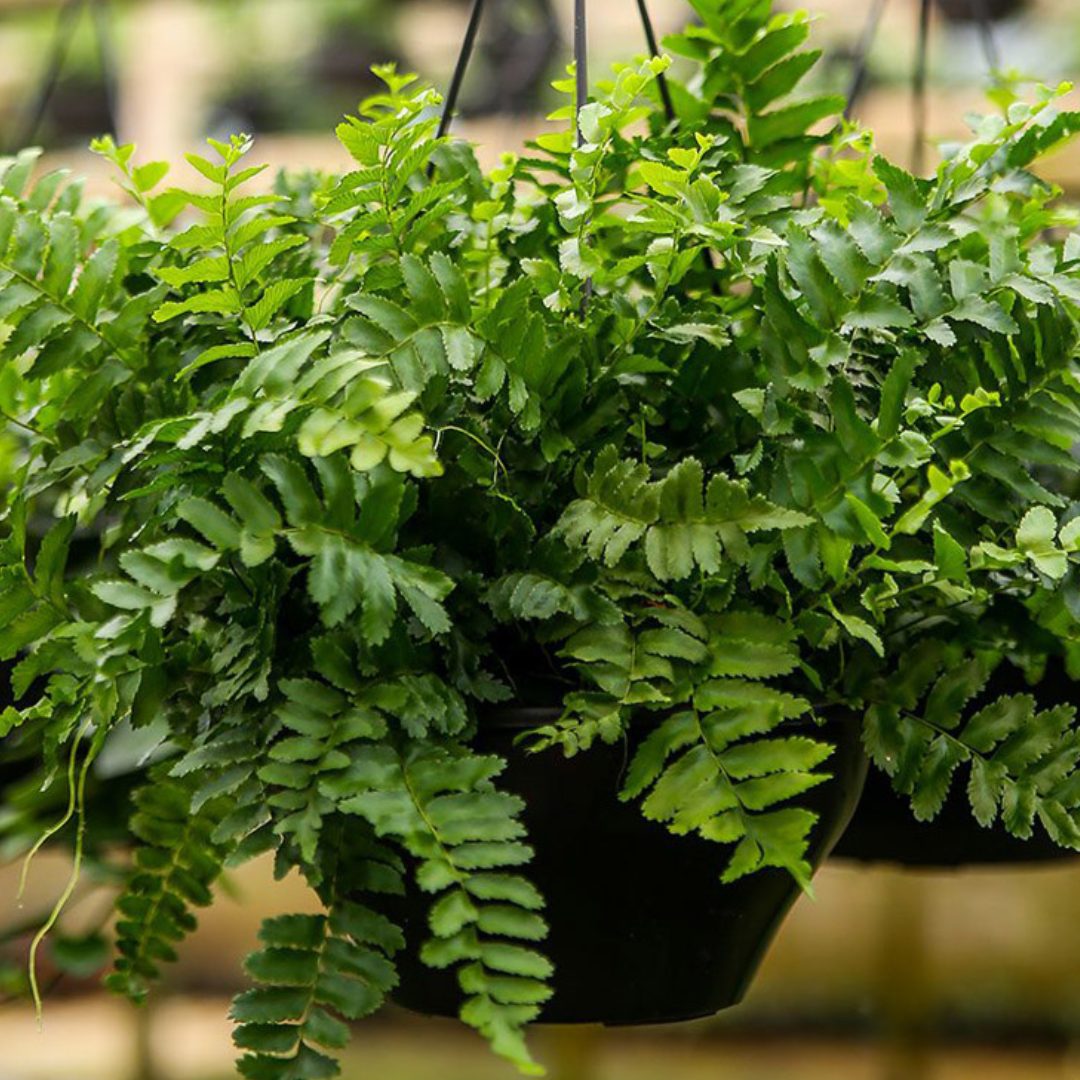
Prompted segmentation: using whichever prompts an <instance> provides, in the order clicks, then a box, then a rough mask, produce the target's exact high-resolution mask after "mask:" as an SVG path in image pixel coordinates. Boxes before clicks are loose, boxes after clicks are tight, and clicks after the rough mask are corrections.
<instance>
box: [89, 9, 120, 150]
mask: <svg viewBox="0 0 1080 1080" xmlns="http://www.w3.org/2000/svg"><path fill="white" fill-rule="evenodd" d="M111 14H112V13H111V11H110V8H109V0H90V17H91V19H92V20H93V23H94V35H95V37H96V38H97V53H98V67H99V69H100V71H101V82H102V85H103V86H104V88H105V114H106V116H107V117H108V118H109V131H111V132H112V134H114V135H115V134H116V133H117V131H119V129H120V92H119V87H118V85H117V82H118V80H117V77H116V73H117V72H118V71H119V70H120V64H119V61H118V59H117V49H116V40H115V38H114V36H113V23H112V18H111Z"/></svg>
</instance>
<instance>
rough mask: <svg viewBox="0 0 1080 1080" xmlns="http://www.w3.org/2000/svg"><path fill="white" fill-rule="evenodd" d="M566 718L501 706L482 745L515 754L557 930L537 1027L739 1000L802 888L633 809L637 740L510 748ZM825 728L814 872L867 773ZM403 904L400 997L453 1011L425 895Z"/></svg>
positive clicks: (509, 780)
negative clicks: (427, 949) (431, 938)
mask: <svg viewBox="0 0 1080 1080" xmlns="http://www.w3.org/2000/svg"><path fill="white" fill-rule="evenodd" d="M558 715H559V712H558V710H554V709H524V708H523V709H515V710H500V711H498V712H493V713H492V714H490V715H489V716H488V717H486V718H485V720H484V723H483V725H482V730H481V733H480V735H479V737H478V740H477V744H476V745H477V749H479V750H481V751H482V752H485V753H497V754H500V755H503V756H504V757H506V758H507V760H508V761H509V767H508V769H507V771H506V773H504V774H503V777H502V778H501V783H502V786H503V787H504V788H505V789H506V790H510V791H514V792H516V793H518V794H520V795H521V796H522V797H523V798H524V799H525V800H526V806H527V809H526V810H525V815H524V817H525V823H526V825H527V826H528V830H529V841H530V843H531V844H532V845H533V847H534V848H535V851H536V855H535V858H534V861H533V863H532V865H531V867H530V869H529V871H528V872H529V875H530V877H531V878H532V880H533V881H534V882H535V883H536V885H537V886H538V887H539V888H540V889H541V890H542V892H543V893H544V895H545V896H546V898H547V903H548V906H547V912H546V915H547V919H548V921H549V923H550V926H551V932H550V936H549V938H548V941H547V942H546V943H545V946H544V950H545V952H546V953H547V955H548V956H549V957H550V958H551V960H552V961H553V962H554V964H555V971H556V974H555V978H554V990H555V993H554V996H553V998H552V999H551V1000H550V1001H549V1002H548V1003H547V1005H546V1006H545V1007H544V1010H543V1012H542V1015H541V1017H540V1019H541V1021H543V1022H548V1023H603V1024H609V1025H625V1024H655V1023H666V1022H672V1021H680V1020H690V1019H694V1018H697V1017H702V1016H710V1015H712V1014H714V1013H716V1012H719V1011H720V1010H721V1009H724V1008H727V1007H728V1006H730V1005H734V1004H736V1003H738V1002H739V1001H740V1000H741V999H742V997H743V995H744V994H745V992H746V989H747V987H748V986H749V984H750V981H751V980H752V978H753V976H754V974H755V972H756V970H757V967H758V964H759V962H760V960H761V958H762V956H763V955H764V953H765V950H766V949H767V947H768V945H769V943H770V942H771V940H772V938H773V935H774V934H775V932H776V930H777V928H778V927H779V925H780V923H781V922H782V921H783V919H784V917H785V915H786V914H787V913H788V911H789V909H790V908H791V906H792V904H794V903H795V901H796V900H797V899H798V897H799V894H800V889H799V887H798V885H797V884H796V883H795V881H794V880H793V879H792V877H791V876H790V874H788V873H787V872H786V871H781V870H774V869H770V870H764V871H760V872H758V873H756V874H753V875H751V876H750V877H747V878H744V879H742V880H741V881H738V882H736V883H734V884H731V885H724V884H722V883H721V881H720V874H721V871H722V869H723V865H724V861H725V860H724V856H725V850H726V849H724V848H721V847H720V846H718V845H717V844H714V843H711V842H709V841H706V840H702V839H699V838H697V837H675V836H672V835H671V834H670V833H669V832H668V831H667V829H666V828H665V827H664V826H663V825H660V824H657V823H656V822H652V821H648V820H646V819H645V818H644V817H643V816H642V814H641V811H640V808H639V807H638V806H637V805H634V804H625V803H622V802H620V801H619V799H618V791H619V787H620V784H621V780H622V776H623V773H624V771H625V768H626V765H627V761H628V757H629V754H630V753H632V749H633V748H632V746H631V747H624V746H615V747H606V746H601V747H596V748H594V749H592V750H590V751H588V752H586V753H583V754H579V755H578V756H577V757H574V758H570V759H565V758H563V757H562V756H561V754H559V753H558V752H549V753H543V754H535V755H530V754H527V753H526V752H525V751H524V750H523V749H522V748H521V747H520V746H517V745H515V739H516V738H517V736H519V735H520V734H521V732H522V731H524V730H528V729H529V728H533V727H536V726H538V725H539V724H543V723H550V722H551V721H553V720H554V719H556V718H557V717H558ZM820 734H821V736H822V737H823V738H826V739H828V740H830V741H832V742H834V743H836V744H837V750H836V752H835V753H834V755H833V757H832V758H831V759H830V761H829V768H830V771H831V772H832V773H833V777H834V779H833V780H832V781H830V782H828V783H826V784H822V785H819V786H818V787H817V788H815V789H813V790H812V791H810V792H808V793H807V794H806V795H805V796H803V798H802V800H801V801H802V802H803V803H804V805H807V806H810V807H812V808H813V809H815V810H817V812H818V813H819V814H820V815H821V820H820V821H819V823H818V825H817V827H816V829H815V832H814V836H813V842H812V847H811V851H810V860H811V862H812V864H813V865H814V866H815V867H816V866H818V865H819V864H820V863H821V861H822V860H823V859H824V858H825V856H826V855H827V854H828V852H829V851H830V850H831V849H832V847H833V844H834V843H835V842H836V840H837V838H838V836H839V835H840V833H841V832H842V831H843V829H844V826H845V825H846V824H847V822H848V820H849V819H850V817H851V814H852V812H853V810H854V808H855V805H856V804H857V802H858V798H859V794H860V791H861V789H862V784H863V780H864V779H865V775H866V759H865V757H864V755H863V752H862V747H861V744H860V741H859V732H858V725H856V724H854V723H851V722H849V721H833V722H830V724H828V725H827V727H826V728H824V729H822V730H821V731H820ZM394 906H395V910H393V911H389V912H388V914H391V915H392V916H394V917H396V918H397V919H398V920H399V921H400V923H401V925H402V926H403V929H404V931H405V936H406V939H407V941H408V943H409V945H408V947H407V949H406V951H405V954H404V955H403V956H401V957H400V958H399V971H400V975H401V984H400V986H399V988H398V991H397V992H396V994H395V1000H396V1001H397V1002H398V1003H399V1004H401V1005H404V1006H406V1007H407V1008H410V1009H414V1010H416V1011H418V1012H423V1013H430V1014H435V1015H441V1016H453V1015H456V1014H457V1012H458V1010H459V1008H460V1005H461V994H460V991H459V989H458V986H457V981H456V978H455V977H454V976H453V975H452V974H450V973H446V972H438V971H431V970H430V969H428V968H426V967H425V966H423V965H422V964H421V963H420V961H419V959H418V957H417V953H416V949H417V948H418V946H419V943H420V942H422V941H423V939H424V938H425V936H426V929H427V913H428V908H429V906H430V900H429V899H428V898H426V897H425V896H423V895H422V894H419V893H418V892H412V893H410V894H409V895H408V896H406V897H405V898H404V900H402V901H400V902H395V905H394Z"/></svg>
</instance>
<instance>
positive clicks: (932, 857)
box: [832, 661, 1080, 869]
mask: <svg viewBox="0 0 1080 1080" xmlns="http://www.w3.org/2000/svg"><path fill="white" fill-rule="evenodd" d="M1018 693H1029V694H1032V695H1033V696H1034V697H1035V700H1036V702H1037V703H1038V707H1039V708H1040V709H1048V708H1051V707H1052V706H1054V705H1058V704H1061V703H1062V702H1068V701H1076V700H1077V696H1078V694H1080V688H1078V686H1077V684H1076V683H1074V682H1073V681H1072V680H1071V679H1070V678H1069V677H1068V676H1067V675H1066V674H1065V670H1064V668H1063V666H1062V665H1061V663H1060V662H1059V661H1051V663H1050V665H1049V666H1048V668H1047V673H1046V677H1045V678H1044V679H1043V681H1042V682H1040V683H1039V684H1038V685H1036V686H1034V687H1032V686H1028V685H1027V684H1026V683H1025V682H1024V680H1023V678H1022V676H1021V674H1020V672H1019V671H1018V670H1017V669H1016V668H1013V667H1011V666H1009V667H1006V666H1005V665H1002V668H999V669H998V671H996V672H995V673H994V675H993V677H992V678H991V680H990V683H989V685H988V687H987V690H986V691H985V692H984V694H983V695H982V698H984V699H985V700H984V701H981V702H976V707H977V706H978V705H979V704H980V703H981V704H985V703H987V702H989V701H993V700H994V699H996V698H998V697H1000V696H1002V695H1003V694H1018ZM832 857H833V858H835V859H850V860H853V861H856V862H868V863H873V862H887V863H895V864H897V865H900V866H909V867H913V868H919V867H925V868H928V869H930V868H938V869H948V868H955V867H963V866H993V865H998V864H1007V863H1036V862H1047V861H1050V860H1056V859H1069V858H1075V857H1076V852H1074V851H1070V850H1068V849H1067V848H1062V847H1059V846H1058V845H1057V844H1055V843H1054V842H1053V841H1052V840H1051V839H1050V837H1049V836H1047V835H1046V833H1045V831H1043V829H1042V827H1041V826H1039V825H1036V830H1035V833H1034V835H1033V836H1032V837H1031V839H1030V840H1020V839H1018V838H1017V837H1015V836H1011V835H1010V834H1009V833H1007V832H1006V831H1005V829H1004V827H1003V826H1002V825H1001V823H1000V822H997V823H995V824H994V826H993V827H991V828H983V827H982V826H981V825H980V824H979V823H978V822H977V821H976V820H975V818H974V816H973V815H972V812H971V805H970V803H969V802H968V798H967V790H966V785H965V784H964V783H963V782H962V780H961V778H960V777H959V776H957V777H956V778H955V779H954V781H953V786H952V788H951V790H950V791H949V796H948V798H947V799H946V800H945V805H944V807H943V808H942V810H941V813H940V814H938V816H937V817H936V818H934V820H933V821H932V822H920V821H916V820H915V817H914V815H913V814H912V812H911V802H910V800H909V799H908V798H906V797H905V796H903V795H898V794H897V793H896V792H895V791H894V790H893V787H892V783H891V781H890V780H889V778H888V777H887V776H886V775H885V774H884V773H883V772H881V771H880V770H879V769H871V770H870V775H869V776H868V777H867V780H866V788H865V789H864V792H863V797H862V801H861V802H860V803H859V808H858V810H857V811H856V812H855V816H854V817H853V818H852V821H851V824H850V825H849V826H848V828H847V831H846V832H845V833H844V835H843V836H842V837H841V839H840V841H839V843H837V845H836V848H835V850H834V851H833V856H832Z"/></svg>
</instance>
